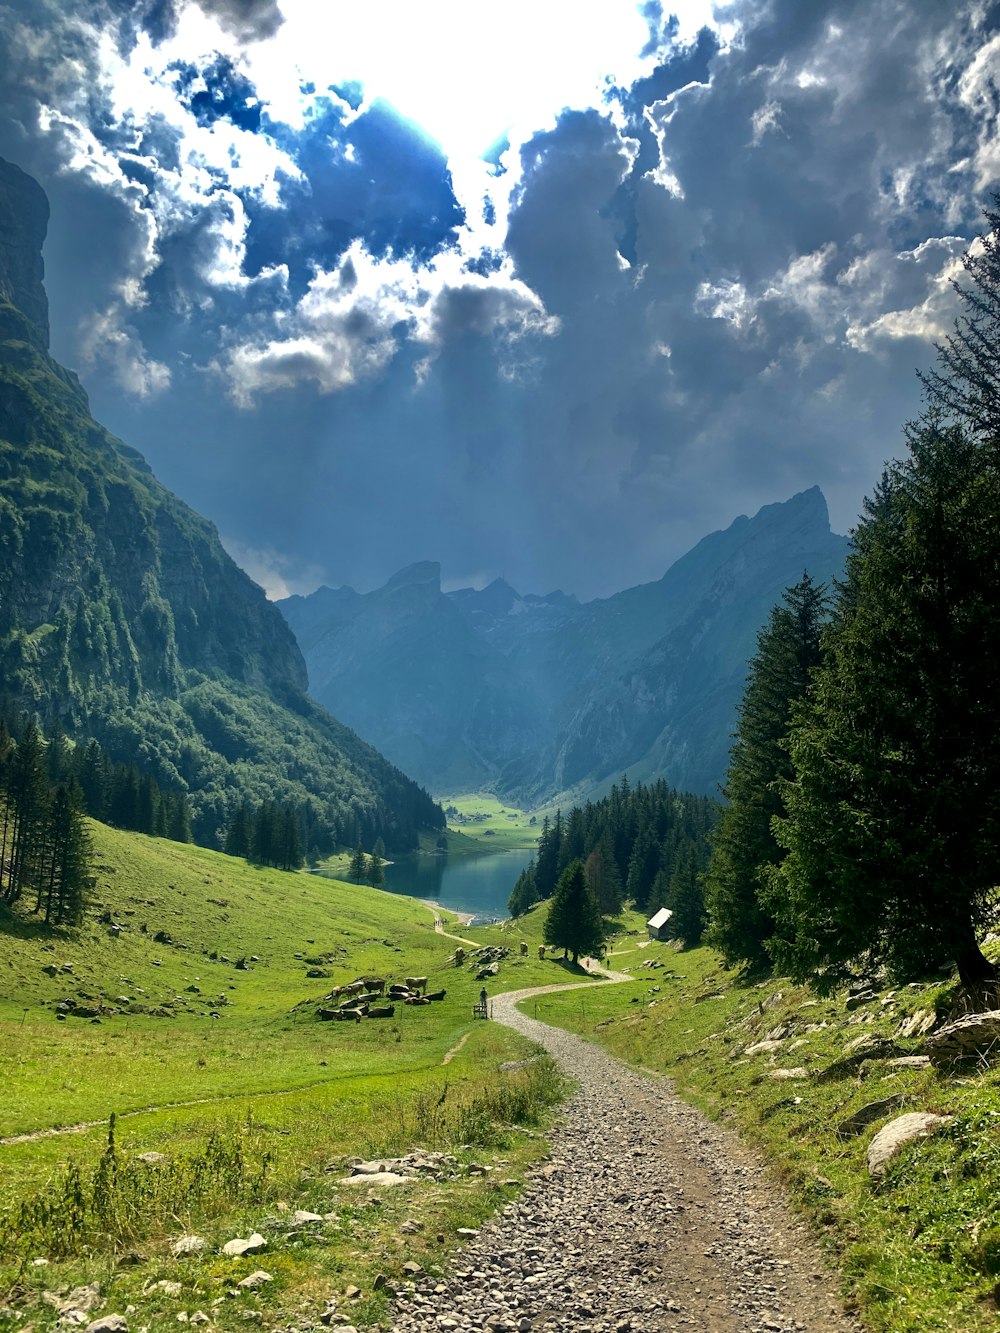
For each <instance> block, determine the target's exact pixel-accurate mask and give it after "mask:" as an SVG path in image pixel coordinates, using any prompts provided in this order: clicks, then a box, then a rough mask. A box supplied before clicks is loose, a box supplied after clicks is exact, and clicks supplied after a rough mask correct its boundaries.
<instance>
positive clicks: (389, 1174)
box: [339, 1171, 413, 1187]
mask: <svg viewBox="0 0 1000 1333" xmlns="http://www.w3.org/2000/svg"><path fill="white" fill-rule="evenodd" d="M412 1181H413V1176H401V1175H399V1174H397V1172H395V1171H374V1172H372V1174H371V1175H362V1176H344V1177H343V1178H342V1179H341V1180H340V1182H339V1183H340V1184H341V1185H378V1186H383V1185H385V1186H389V1187H391V1186H393V1185H409V1184H410V1183H411V1182H412Z"/></svg>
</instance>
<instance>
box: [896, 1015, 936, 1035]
mask: <svg viewBox="0 0 1000 1333" xmlns="http://www.w3.org/2000/svg"><path fill="white" fill-rule="evenodd" d="M936 1022H937V1015H936V1014H935V1013H934V1011H933V1010H932V1009H917V1010H915V1011H914V1012H913V1013H912V1014H908V1015H907V1016H906V1018H904V1019H903V1021H902V1023H900V1025H899V1027H898V1028H897V1029H896V1036H897V1037H922V1036H923V1035H924V1034H925V1033H927V1032H930V1030H931V1028H932V1027H933V1026H934V1024H935V1023H936Z"/></svg>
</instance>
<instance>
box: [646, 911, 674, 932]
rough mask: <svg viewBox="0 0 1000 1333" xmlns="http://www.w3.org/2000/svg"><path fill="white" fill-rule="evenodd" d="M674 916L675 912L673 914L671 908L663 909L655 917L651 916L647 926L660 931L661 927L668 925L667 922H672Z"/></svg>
mask: <svg viewBox="0 0 1000 1333" xmlns="http://www.w3.org/2000/svg"><path fill="white" fill-rule="evenodd" d="M672 916H673V912H671V910H670V908H669V907H661V908H660V910H659V911H658V912H657V913H656V914H655V915H654V916H651V917H650V918H649V920H648V921H647V922H646V925H647V926H648V927H649V929H650V930H659V929H660V927H661V926H665V925H666V924H667V922H668V921H669V920H670V918H671V917H672Z"/></svg>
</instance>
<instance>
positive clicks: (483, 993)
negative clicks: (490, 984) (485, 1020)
mask: <svg viewBox="0 0 1000 1333" xmlns="http://www.w3.org/2000/svg"><path fill="white" fill-rule="evenodd" d="M486 999H487V996H486V987H485V986H484V987H483V989H482V990H481V991H480V992H479V1004H480V1007H481V1008H482V1011H483V1016H484V1017H485V1016H486Z"/></svg>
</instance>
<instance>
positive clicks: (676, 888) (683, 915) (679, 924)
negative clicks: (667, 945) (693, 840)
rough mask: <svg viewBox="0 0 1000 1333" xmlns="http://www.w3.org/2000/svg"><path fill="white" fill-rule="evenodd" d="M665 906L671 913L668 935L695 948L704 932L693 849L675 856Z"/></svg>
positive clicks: (688, 946) (703, 907)
mask: <svg viewBox="0 0 1000 1333" xmlns="http://www.w3.org/2000/svg"><path fill="white" fill-rule="evenodd" d="M665 905H666V906H667V907H669V908H670V911H671V913H672V915H671V918H670V933H671V936H672V937H673V938H674V939H678V940H681V941H683V943H684V946H685V948H688V949H694V948H696V947H697V946H698V945H699V944H700V943H701V937H702V935H703V934H704V931H705V895H704V892H703V890H702V886H701V879H700V876H699V874H698V866H697V860H696V858H695V854H694V850H693V848H690V847H689V848H688V850H687V851H686V852H685V853H684V855H683V856H681V857H678V859H677V862H676V864H675V866H674V870H673V873H672V875H671V876H670V887H669V889H668V891H667V895H666V904H665Z"/></svg>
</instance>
